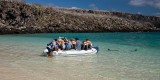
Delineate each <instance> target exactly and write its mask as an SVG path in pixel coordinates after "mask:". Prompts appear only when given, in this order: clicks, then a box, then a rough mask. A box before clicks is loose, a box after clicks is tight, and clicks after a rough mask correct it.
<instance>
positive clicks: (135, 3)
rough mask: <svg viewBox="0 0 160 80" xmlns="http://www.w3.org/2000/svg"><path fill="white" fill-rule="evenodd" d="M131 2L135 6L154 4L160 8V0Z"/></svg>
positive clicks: (153, 5)
mask: <svg viewBox="0 0 160 80" xmlns="http://www.w3.org/2000/svg"><path fill="white" fill-rule="evenodd" d="M129 4H131V5H134V6H145V5H147V6H152V7H156V8H158V9H160V0H131V1H130V2H129Z"/></svg>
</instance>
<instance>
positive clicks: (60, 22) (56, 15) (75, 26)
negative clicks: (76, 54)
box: [0, 1, 160, 34]
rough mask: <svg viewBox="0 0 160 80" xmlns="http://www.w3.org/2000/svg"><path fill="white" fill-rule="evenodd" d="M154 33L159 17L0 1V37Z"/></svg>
mask: <svg viewBox="0 0 160 80" xmlns="http://www.w3.org/2000/svg"><path fill="white" fill-rule="evenodd" d="M155 31H160V17H155V16H143V15H139V14H130V13H122V12H110V11H94V10H81V9H66V8H57V7H47V6H42V5H38V4H27V3H22V2H8V1H0V34H24V33H58V32H66V33H67V32H68V33H70V32H155Z"/></svg>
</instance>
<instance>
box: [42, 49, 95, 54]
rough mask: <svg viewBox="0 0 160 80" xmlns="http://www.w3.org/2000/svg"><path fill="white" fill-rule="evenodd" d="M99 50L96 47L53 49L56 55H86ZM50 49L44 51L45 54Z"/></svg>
mask: <svg viewBox="0 0 160 80" xmlns="http://www.w3.org/2000/svg"><path fill="white" fill-rule="evenodd" d="M97 52H98V50H97V49H96V48H92V49H89V50H63V51H62V50H60V51H53V52H52V54H53V55H54V56H58V55H85V54H96V53H97ZM47 53H48V50H47V49H45V50H44V51H43V54H42V55H44V56H48V55H47Z"/></svg>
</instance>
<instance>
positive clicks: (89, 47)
mask: <svg viewBox="0 0 160 80" xmlns="http://www.w3.org/2000/svg"><path fill="white" fill-rule="evenodd" d="M86 43H87V47H88V49H91V48H92V42H91V41H90V40H89V39H86Z"/></svg>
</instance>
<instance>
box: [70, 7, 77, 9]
mask: <svg viewBox="0 0 160 80" xmlns="http://www.w3.org/2000/svg"><path fill="white" fill-rule="evenodd" d="M71 8H72V9H79V8H78V7H71Z"/></svg>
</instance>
